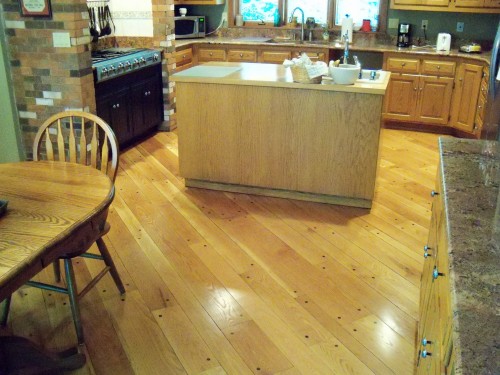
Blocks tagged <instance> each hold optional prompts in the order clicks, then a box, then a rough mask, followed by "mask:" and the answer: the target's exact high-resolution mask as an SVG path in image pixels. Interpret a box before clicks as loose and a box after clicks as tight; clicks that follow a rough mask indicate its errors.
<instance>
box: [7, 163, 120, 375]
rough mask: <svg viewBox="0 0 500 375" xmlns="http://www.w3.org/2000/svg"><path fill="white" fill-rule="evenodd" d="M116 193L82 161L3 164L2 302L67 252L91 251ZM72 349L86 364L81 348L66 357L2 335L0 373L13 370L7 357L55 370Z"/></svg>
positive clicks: (79, 361) (79, 362)
mask: <svg viewBox="0 0 500 375" xmlns="http://www.w3.org/2000/svg"><path fill="white" fill-rule="evenodd" d="M114 191H115V190H114V185H113V183H112V181H111V180H110V179H109V177H108V176H107V175H106V174H104V173H102V172H101V171H99V170H97V169H95V168H92V167H88V166H84V165H80V164H73V163H65V162H50V161H36V162H35V161H29V162H19V163H5V164H0V200H3V201H5V200H7V201H8V205H7V210H6V212H5V213H4V214H3V215H1V216H0V302H1V301H3V300H4V299H5V298H6V297H8V296H10V295H11V294H12V293H13V292H15V291H16V290H17V289H18V288H19V287H21V286H22V285H23V284H25V283H26V282H27V281H28V280H30V279H31V278H32V277H33V276H35V275H36V274H37V273H39V272H40V271H41V270H42V269H43V268H45V267H47V266H49V265H50V264H51V263H52V262H53V261H54V260H56V259H57V258H58V257H59V256H61V255H63V254H64V253H67V252H68V251H71V252H72V251H79V249H82V252H83V251H85V250H87V249H88V247H89V246H90V245H91V244H92V243H94V242H95V241H96V239H97V238H99V236H100V235H102V229H103V228H104V225H105V223H106V217H107V214H108V208H109V205H110V204H111V202H112V201H113V198H114ZM68 353H69V354H71V355H72V357H71V360H72V361H73V365H75V363H76V366H74V367H79V366H81V365H83V364H84V363H85V356H84V355H83V354H80V353H78V350H77V349H75V351H74V352H71V351H70V352H67V351H66V352H65V354H64V356H66V357H64V358H63V357H61V356H60V355H58V354H57V353H50V352H47V351H44V350H43V349H41V348H38V347H36V346H35V345H34V344H33V343H31V342H30V341H29V340H26V339H23V338H20V337H16V336H9V337H3V336H2V337H0V373H2V374H3V373H10V372H9V371H8V370H6V369H7V368H8V367H9V363H8V362H9V361H10V364H11V366H10V368H11V369H12V368H16V366H21V367H17V368H25V367H26V366H31V364H26V361H33V362H34V364H33V366H38V365H40V366H42V367H40V368H44V369H47V368H53V369H55V368H57V365H58V364H57V362H58V360H63V361H66V362H68V357H67V355H68ZM16 356H17V358H16ZM13 361H14V362H13ZM75 361H76V362H75ZM12 366H13V367H12ZM47 366H53V367H47ZM2 371H3V372H2ZM13 373H16V372H15V371H13Z"/></svg>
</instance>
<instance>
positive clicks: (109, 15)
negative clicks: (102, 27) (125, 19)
mask: <svg viewBox="0 0 500 375" xmlns="http://www.w3.org/2000/svg"><path fill="white" fill-rule="evenodd" d="M104 9H105V11H106V19H107V20H108V25H109V33H110V34H111V33H112V32H114V31H115V30H116V26H115V22H114V21H113V17H112V16H111V11H110V10H109V6H108V5H106V6H105V7H104ZM109 22H111V23H112V24H113V27H111V24H109Z"/></svg>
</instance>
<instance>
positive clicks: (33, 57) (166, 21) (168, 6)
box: [0, 0, 175, 159]
mask: <svg viewBox="0 0 500 375" xmlns="http://www.w3.org/2000/svg"><path fill="white" fill-rule="evenodd" d="M51 4H52V17H51V19H47V18H35V17H21V15H20V5H19V0H0V10H1V11H2V16H3V19H4V21H5V24H4V26H5V35H6V44H7V54H8V61H6V64H10V68H11V73H12V82H13V85H14V97H15V102H16V107H17V110H18V116H19V123H20V126H21V134H22V138H23V139H22V142H23V144H24V145H25V153H26V156H27V158H28V159H29V158H31V156H32V151H31V148H32V144H33V139H34V137H35V134H36V132H37V130H38V127H39V126H40V125H41V123H42V122H43V121H44V120H45V119H47V118H48V117H49V116H51V115H52V114H54V113H57V112H60V111H63V110H65V109H83V110H85V111H89V112H93V113H95V92H94V83H93V76H92V68H91V60H90V49H91V43H90V41H91V38H90V32H89V29H88V13H87V3H86V0H51ZM152 4H153V24H154V35H153V38H152V39H153V40H152V43H153V45H152V46H145V47H149V48H157V49H163V50H164V61H163V67H164V68H163V70H164V86H165V87H164V103H165V108H164V112H165V119H166V120H167V121H166V122H165V123H164V125H163V130H169V129H171V125H170V124H171V123H172V124H175V119H172V117H173V116H172V113H173V108H174V107H173V106H174V98H173V94H172V89H171V88H170V87H169V86H168V83H167V79H168V74H169V72H172V71H173V68H174V59H173V49H174V47H173V45H172V44H173V43H172V40H173V30H174V29H173V14H174V8H173V0H166V1H165V0H152ZM54 33H56V36H63V37H65V36H69V40H70V46H69V47H54V45H53V40H54V39H53V38H54ZM172 120H174V121H172Z"/></svg>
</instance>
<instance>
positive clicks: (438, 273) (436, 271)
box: [432, 266, 444, 280]
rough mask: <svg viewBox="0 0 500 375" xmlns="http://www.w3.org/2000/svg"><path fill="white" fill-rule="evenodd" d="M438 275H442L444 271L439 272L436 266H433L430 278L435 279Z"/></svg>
mask: <svg viewBox="0 0 500 375" xmlns="http://www.w3.org/2000/svg"><path fill="white" fill-rule="evenodd" d="M439 276H444V273H442V272H439V271H438V269H437V267H436V266H434V270H432V278H433V279H434V280H436V279H437V278H438V277H439Z"/></svg>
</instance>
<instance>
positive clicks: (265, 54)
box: [259, 51, 292, 64]
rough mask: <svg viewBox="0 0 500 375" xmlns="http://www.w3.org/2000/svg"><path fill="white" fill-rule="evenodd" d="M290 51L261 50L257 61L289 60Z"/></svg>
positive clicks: (275, 62)
mask: <svg viewBox="0 0 500 375" xmlns="http://www.w3.org/2000/svg"><path fill="white" fill-rule="evenodd" d="M291 57H292V53H291V52H289V51H278V52H277V51H262V52H261V54H260V58H259V62H263V63H273V64H282V63H283V61H285V60H287V59H288V60H290V59H291Z"/></svg>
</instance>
